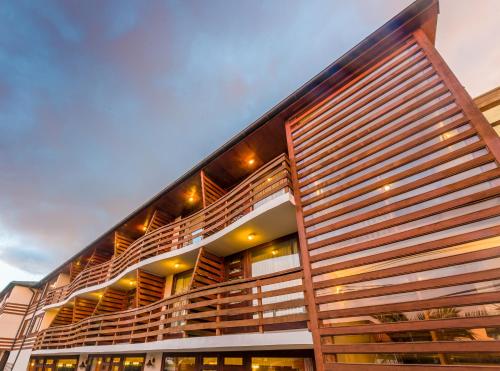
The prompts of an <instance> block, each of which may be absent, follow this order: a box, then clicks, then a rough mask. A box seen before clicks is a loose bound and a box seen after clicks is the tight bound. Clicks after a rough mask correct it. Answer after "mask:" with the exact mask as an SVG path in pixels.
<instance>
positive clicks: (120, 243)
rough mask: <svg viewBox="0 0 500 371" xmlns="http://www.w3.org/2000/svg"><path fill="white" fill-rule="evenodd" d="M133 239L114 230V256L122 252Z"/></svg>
mask: <svg viewBox="0 0 500 371" xmlns="http://www.w3.org/2000/svg"><path fill="white" fill-rule="evenodd" d="M132 242H134V240H133V239H132V238H130V237H128V236H125V235H124V234H123V233H120V232H115V256H118V255H120V254H121V253H123V252H124V251H125V250H127V248H128V247H129V246H130V244H131V243H132Z"/></svg>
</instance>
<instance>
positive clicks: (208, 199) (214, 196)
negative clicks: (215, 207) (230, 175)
mask: <svg viewBox="0 0 500 371" xmlns="http://www.w3.org/2000/svg"><path fill="white" fill-rule="evenodd" d="M200 177H201V195H202V201H203V207H207V206H210V205H211V204H213V203H214V202H215V201H217V200H218V199H219V198H221V197H222V196H224V195H225V194H226V191H225V190H224V189H223V188H222V187H219V186H218V185H217V184H216V183H215V182H214V181H213V180H212V179H210V178H209V177H208V176H207V175H206V174H205V172H204V171H203V170H202V171H201V172H200Z"/></svg>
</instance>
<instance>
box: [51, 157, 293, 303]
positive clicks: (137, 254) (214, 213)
mask: <svg viewBox="0 0 500 371" xmlns="http://www.w3.org/2000/svg"><path fill="white" fill-rule="evenodd" d="M290 191H291V179H290V171H289V163H288V159H287V157H286V156H285V155H284V154H282V155H280V156H278V157H276V158H275V159H273V160H272V161H270V162H269V163H267V164H265V165H263V166H262V167H261V168H259V169H257V170H256V171H255V172H254V173H252V174H251V175H250V176H248V177H247V179H245V180H244V181H242V182H241V183H240V184H238V185H237V186H236V187H234V188H233V189H231V191H230V192H228V193H227V194H225V195H224V196H223V197H221V198H220V199H219V200H217V201H216V202H214V203H213V204H211V205H210V206H208V207H206V208H204V209H202V210H200V211H199V212H196V213H194V214H193V215H190V216H189V217H187V218H184V219H180V220H176V221H173V222H170V223H168V224H167V225H164V226H163V227H159V228H157V229H155V230H153V231H152V232H150V233H146V234H145V235H144V236H142V237H141V238H139V239H137V240H135V241H133V242H132V240H131V239H130V238H128V237H125V236H123V235H122V234H121V233H119V232H116V233H115V255H114V256H113V257H112V258H111V259H110V260H107V261H105V262H103V263H101V264H97V265H92V266H88V267H87V268H86V269H84V270H82V271H81V272H80V273H79V274H78V275H77V276H76V277H75V278H74V280H73V281H72V282H71V283H70V284H68V285H66V286H62V287H58V288H55V289H51V290H49V292H48V294H47V296H46V297H45V299H44V305H49V304H54V303H58V302H61V301H62V300H64V299H66V298H68V297H69V296H70V295H71V294H72V293H74V292H75V291H78V290H81V289H82V288H86V287H89V286H92V285H97V284H102V283H104V282H106V281H108V280H109V279H111V278H114V277H116V276H118V275H119V274H120V273H122V272H123V271H124V270H125V269H126V268H128V267H129V266H131V265H134V264H137V263H139V262H140V261H142V260H145V259H148V258H151V257H153V256H156V255H160V254H163V253H166V252H168V251H171V250H176V249H179V248H181V247H184V246H187V245H190V244H192V243H193V242H196V241H200V240H201V239H203V238H206V237H208V236H210V235H211V234H213V233H215V232H217V231H219V230H221V229H223V228H225V227H227V226H229V225H231V224H232V223H234V222H235V221H237V220H238V219H239V218H241V217H242V216H244V215H246V214H248V213H249V212H251V211H252V210H254V207H255V205H258V203H259V202H262V200H264V199H265V198H267V197H270V196H272V195H275V194H278V193H287V192H290Z"/></svg>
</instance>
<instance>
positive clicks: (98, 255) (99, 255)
mask: <svg viewBox="0 0 500 371" xmlns="http://www.w3.org/2000/svg"><path fill="white" fill-rule="evenodd" d="M111 257H112V253H111V252H110V251H106V250H102V249H96V250H94V252H93V253H92V255H91V256H90V258H89V260H88V263H87V265H86V267H85V268H89V267H92V266H94V265H99V264H102V263H105V262H107V261H108V260H109V259H111Z"/></svg>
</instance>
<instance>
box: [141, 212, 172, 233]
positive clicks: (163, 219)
mask: <svg viewBox="0 0 500 371" xmlns="http://www.w3.org/2000/svg"><path fill="white" fill-rule="evenodd" d="M171 221H172V217H170V216H169V215H168V214H167V213H166V212H164V211H162V210H160V209H156V210H155V211H154V213H153V216H152V217H151V219H150V220H149V223H148V226H147V227H146V231H145V232H146V234H147V233H150V232H153V231H154V230H156V229H158V228H161V227H163V226H164V225H167V224H168V223H170V222H171Z"/></svg>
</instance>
